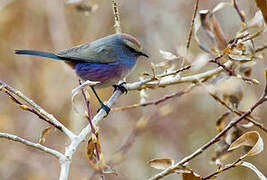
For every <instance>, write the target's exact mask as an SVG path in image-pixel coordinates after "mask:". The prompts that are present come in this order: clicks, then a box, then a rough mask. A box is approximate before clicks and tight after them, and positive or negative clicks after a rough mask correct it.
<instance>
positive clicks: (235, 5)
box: [233, 0, 246, 23]
mask: <svg viewBox="0 0 267 180" xmlns="http://www.w3.org/2000/svg"><path fill="white" fill-rule="evenodd" d="M233 6H234V8H235V10H236V12H237V14H238V15H239V17H240V19H241V21H242V22H243V23H246V20H245V17H244V16H243V14H242V13H241V11H240V9H239V7H238V5H237V3H236V0H233Z"/></svg>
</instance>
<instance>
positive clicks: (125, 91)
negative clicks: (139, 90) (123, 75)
mask: <svg viewBox="0 0 267 180" xmlns="http://www.w3.org/2000/svg"><path fill="white" fill-rule="evenodd" d="M124 84H126V82H122V83H120V84H118V85H117V84H115V85H113V87H114V91H116V90H118V89H119V90H120V91H121V93H122V94H124V93H125V94H127V92H128V90H127V89H126V88H125V87H124V86H123V85H124Z"/></svg>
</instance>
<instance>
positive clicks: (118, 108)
mask: <svg viewBox="0 0 267 180" xmlns="http://www.w3.org/2000/svg"><path fill="white" fill-rule="evenodd" d="M194 87H196V84H192V85H190V86H188V87H187V88H186V89H185V90H182V91H178V92H175V93H172V94H169V95H165V96H163V97H161V98H159V99H156V100H152V101H146V102H144V103H139V104H132V105H129V106H123V107H117V108H112V111H125V110H129V109H133V108H137V107H144V106H149V105H158V104H160V103H162V102H165V101H167V100H169V99H171V98H174V97H180V96H182V95H184V94H187V93H189V92H190V91H191V90H192V89H193V88H194Z"/></svg>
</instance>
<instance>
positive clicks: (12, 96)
mask: <svg viewBox="0 0 267 180" xmlns="http://www.w3.org/2000/svg"><path fill="white" fill-rule="evenodd" d="M0 90H1V91H3V92H4V93H6V94H7V95H8V96H9V97H10V99H12V100H13V101H14V102H15V103H17V104H18V105H19V106H20V108H21V109H23V110H25V111H29V112H31V113H33V114H35V115H37V116H38V117H39V118H40V119H42V120H44V121H45V122H47V123H48V124H50V125H52V126H54V127H55V128H57V129H58V130H60V131H62V128H61V127H60V126H57V125H56V124H54V123H53V122H51V121H49V120H48V119H46V118H44V117H43V116H42V115H41V114H40V113H39V112H37V111H36V110H35V109H33V108H31V107H28V106H26V105H25V104H23V103H22V102H21V101H20V100H18V99H17V98H16V97H15V96H14V95H13V94H11V93H10V92H9V91H8V90H7V89H6V88H1V89H0Z"/></svg>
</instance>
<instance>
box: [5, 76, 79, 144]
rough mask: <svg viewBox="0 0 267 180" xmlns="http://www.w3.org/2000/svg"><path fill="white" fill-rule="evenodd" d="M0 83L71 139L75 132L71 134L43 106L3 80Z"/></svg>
mask: <svg viewBox="0 0 267 180" xmlns="http://www.w3.org/2000/svg"><path fill="white" fill-rule="evenodd" d="M0 85H1V89H3V88H5V89H7V90H8V91H9V92H10V93H12V94H13V95H14V96H16V97H18V98H20V99H21V100H23V101H24V102H26V103H28V104H29V105H31V106H32V108H33V109H34V111H36V113H37V114H39V115H40V116H42V117H44V118H45V119H48V120H49V121H50V122H52V123H53V125H54V126H55V127H58V128H60V129H61V130H62V131H63V132H64V133H65V134H66V135H67V136H68V137H69V138H70V139H71V140H72V139H74V138H75V136H76V135H75V134H73V133H72V132H71V131H70V130H69V129H68V128H66V127H65V126H64V125H63V124H61V123H60V122H59V121H58V120H57V119H56V118H55V117H54V116H53V115H52V114H49V113H48V112H46V111H45V110H44V109H43V108H41V107H40V106H39V105H37V104H36V103H35V102H34V101H33V100H31V99H30V98H28V97H26V96H25V95H24V94H22V93H21V92H20V91H18V90H16V89H14V88H12V87H11V86H9V85H8V84H6V83H5V82H3V81H1V80H0ZM39 115H38V116H39Z"/></svg>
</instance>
